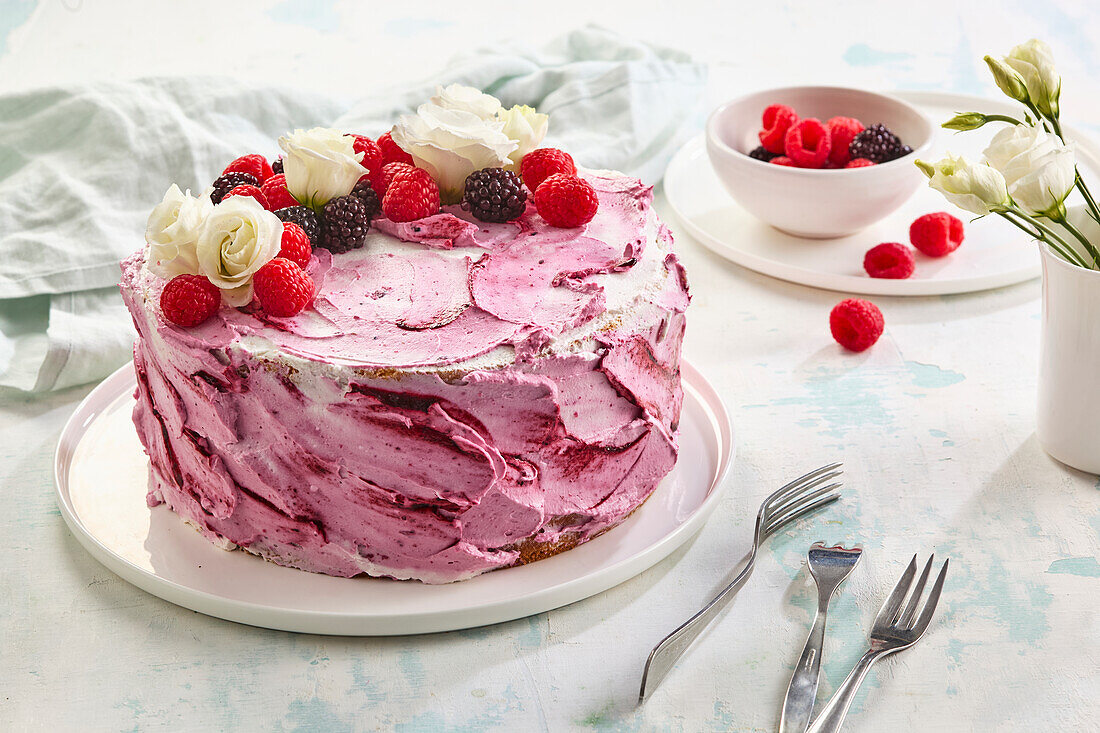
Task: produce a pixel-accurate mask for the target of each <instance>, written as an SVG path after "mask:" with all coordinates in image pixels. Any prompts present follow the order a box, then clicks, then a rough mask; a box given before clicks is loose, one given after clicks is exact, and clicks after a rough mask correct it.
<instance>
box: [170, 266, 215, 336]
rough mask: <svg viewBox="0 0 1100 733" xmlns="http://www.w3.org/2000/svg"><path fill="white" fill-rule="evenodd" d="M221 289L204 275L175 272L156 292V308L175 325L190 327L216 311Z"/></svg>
mask: <svg viewBox="0 0 1100 733" xmlns="http://www.w3.org/2000/svg"><path fill="white" fill-rule="evenodd" d="M221 302H222V291H221V290H219V289H218V286H217V285H215V284H214V283H212V282H210V281H209V280H207V279H206V277H205V276H204V275H176V276H175V277H174V278H172V279H171V280H169V281H168V284H167V285H165V286H164V290H162V291H161V293H160V310H161V312H162V313H164V317H165V318H167V319H168V320H169V321H171V322H172V323H174V324H176V325H177V326H183V327H184V328H191V327H193V326H197V325H199V324H200V323H203V322H205V321H206V320H207V319H208V318H210V316H212V315H214V314H215V313H217V311H218V308H219V307H220V306H221Z"/></svg>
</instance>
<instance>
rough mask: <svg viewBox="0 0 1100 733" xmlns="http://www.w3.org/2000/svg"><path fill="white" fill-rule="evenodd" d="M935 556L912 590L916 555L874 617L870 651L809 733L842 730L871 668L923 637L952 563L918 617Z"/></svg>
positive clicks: (940, 577)
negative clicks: (903, 606)
mask: <svg viewBox="0 0 1100 733" xmlns="http://www.w3.org/2000/svg"><path fill="white" fill-rule="evenodd" d="M935 557H936V556H935V555H932V556H931V557H929V558H928V562H927V563H926V564H925V566H924V572H922V573H921V575H920V579H919V580H918V581H917V584H916V586H913V587H912V588H910V586H912V585H913V576H914V575H916V574H917V556H916V555H913V559H912V560H911V561H910V562H909V567H907V568H906V569H905V572H904V573H902V575H901V580H899V581H898V584H897V585H895V586H894V590H893V591H892V592H891V593H890V596H889V598H887V599H886V602H885V603H883V604H882V610H880V611H879V612H878V617H876V618H875V624H874V626H872V627H871V648H870V649H868V650H867V652H866V653H865V654H864V655H863V657H861V658H860V660H859V662H857V663H856V666H855V669H853V670H852V671H851V673H850V674H849V675H848V677H847V679H845V680H844V683H843V684H842V685H841V686H840V688H839V689H838V690H837V691H836V694H834V695H833V697H832V699H831V700H829V703H828V704H827V705H826V706H825V707H824V709H822V711H821V714H820V715H818V716H817V718H816V719H815V720H814V722H813V723H812V724H811V725H810V729H809V731H807V733H836V731H839V730H840V726H841V724H842V723H843V722H844V716H845V715H847V714H848V708H849V707H850V706H851V704H852V700H853V699H855V696H856V691H857V690H858V689H859V686H860V685H861V684H863V680H864V678H865V677H866V676H867V672H868V670H870V669H871V665H872V664H874V663H875V662H877V661H878V660H880V659H882V658H883V657H885V656H887V655H889V654H893V653H894V652H900V651H901V650H902V649H908V648H909V647H911V646H913V645H914V644H916V643H917V641H919V640H920V638H921V636H923V635H924V632H925V630H926V629H927V628H928V622H929V621H931V620H932V615H933V614H934V613H935V612H936V604H937V603H939V601H940V591H941V590H943V580H944V578H946V577H947V564H948V563H949V562H950V560H944V561H943V568H942V569H941V570H940V574H939V575H938V576H936V582H935V583H933V584H932V591H931V592H930V593H929V594H928V600H927V601H925V603H924V607H923V609H922V610H921V612H920V616H917V609H918V608H920V600H921V596H922V595H923V594H924V586H925V584H926V583H927V582H928V574H929V573H930V572H931V571H932V560H933V559H934V558H935ZM907 597H908V599H909V600H908V602H907V603H906V604H905V608H904V609H903V608H902V601H905V599H906V598H907Z"/></svg>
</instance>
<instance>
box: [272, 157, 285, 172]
mask: <svg viewBox="0 0 1100 733" xmlns="http://www.w3.org/2000/svg"><path fill="white" fill-rule="evenodd" d="M282 172H283V159H282V158H279V159H278V160H276V161H275V162H274V163H272V164H271V173H272V175H276V176H277V175H279V174H280V173H282Z"/></svg>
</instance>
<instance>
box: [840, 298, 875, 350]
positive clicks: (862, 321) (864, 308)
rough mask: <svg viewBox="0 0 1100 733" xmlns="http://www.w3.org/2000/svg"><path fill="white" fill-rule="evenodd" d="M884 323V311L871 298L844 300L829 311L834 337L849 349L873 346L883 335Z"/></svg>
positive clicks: (862, 348) (865, 348)
mask: <svg viewBox="0 0 1100 733" xmlns="http://www.w3.org/2000/svg"><path fill="white" fill-rule="evenodd" d="M884 325H885V322H884V321H883V319H882V311H880V310H879V309H878V306H876V305H875V304H874V303H872V302H871V301H869V300H860V299H858V298H849V299H848V300H842V301H840V302H839V303H837V304H836V305H835V306H833V310H832V312H831V313H829V330H830V331H832V334H833V338H834V339H836V342H837V343H838V344H840V345H841V346H843V347H844V348H846V349H848V350H849V351H866V350H867V349H869V348H871V346H873V345H874V343H875V342H876V341H878V339H879V336H881V335H882V330H883V327H884Z"/></svg>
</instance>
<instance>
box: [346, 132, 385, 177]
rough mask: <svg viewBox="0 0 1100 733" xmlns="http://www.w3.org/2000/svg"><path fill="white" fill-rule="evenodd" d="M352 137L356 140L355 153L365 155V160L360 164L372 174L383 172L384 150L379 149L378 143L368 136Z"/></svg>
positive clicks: (354, 144)
mask: <svg viewBox="0 0 1100 733" xmlns="http://www.w3.org/2000/svg"><path fill="white" fill-rule="evenodd" d="M352 137H353V138H355V142H354V143H352V148H354V149H355V152H357V153H362V154H363V159H362V160H361V161H359V164H360V165H362V166H363V167H364V168H366V169H367V170H368V171H370V172H371V173H374V172H375V171H378V170H381V169H382V148H380V147H378V143H376V142H375V141H374V140H371V139H370V138H369V137H367V136H366V135H352Z"/></svg>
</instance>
